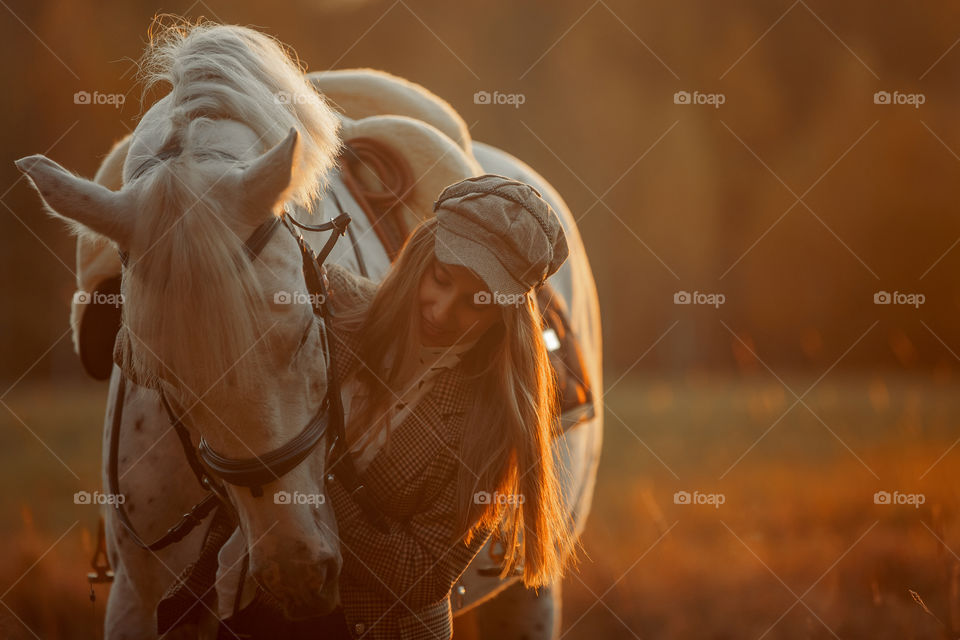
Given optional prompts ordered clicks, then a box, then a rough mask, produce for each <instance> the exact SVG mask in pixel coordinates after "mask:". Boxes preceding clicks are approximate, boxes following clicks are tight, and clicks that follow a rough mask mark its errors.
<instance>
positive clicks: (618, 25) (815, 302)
mask: <svg viewBox="0 0 960 640" xmlns="http://www.w3.org/2000/svg"><path fill="white" fill-rule="evenodd" d="M157 12H170V13H174V14H180V15H186V16H188V17H199V16H201V15H202V16H206V17H208V18H212V19H219V20H222V21H224V22H229V23H237V24H245V25H250V26H255V27H258V28H261V29H263V30H265V31H266V32H268V33H270V34H272V35H275V36H276V37H278V38H279V39H281V40H282V41H283V42H285V43H287V44H289V45H291V46H292V47H293V48H294V49H295V50H296V52H297V53H298V54H299V56H300V58H301V59H302V60H303V61H304V62H306V63H307V65H308V67H309V69H310V70H322V69H328V68H346V67H375V68H381V69H385V70H387V71H390V72H392V73H395V74H397V75H401V76H404V77H407V78H409V79H411V80H413V81H415V82H419V83H421V84H423V85H425V86H426V87H428V88H430V89H432V90H433V91H435V92H436V93H438V94H439V95H441V96H443V97H444V98H446V99H447V100H449V101H450V102H451V103H452V104H453V105H454V107H456V108H457V109H459V110H460V111H461V113H462V114H463V116H464V118H465V119H466V121H467V123H468V124H469V125H470V126H471V131H472V133H473V136H474V138H475V139H477V140H482V141H484V142H488V143H492V144H494V145H497V146H499V147H501V148H504V149H506V150H507V151H510V152H511V153H513V154H515V155H517V156H518V157H520V158H521V159H523V160H524V161H526V162H528V163H529V164H530V165H531V166H533V167H534V168H535V169H537V170H538V171H539V172H540V173H542V174H543V175H544V176H545V177H546V178H547V179H548V180H549V181H551V182H552V184H553V185H554V186H555V187H556V188H557V189H558V190H559V191H560V193H561V194H562V195H563V196H564V197H565V199H566V200H567V203H568V204H569V205H570V207H571V209H572V211H573V212H574V215H575V216H577V217H578V218H579V219H580V222H579V224H580V230H581V233H582V235H583V239H584V242H585V244H586V247H587V250H588V252H589V254H590V258H591V262H592V265H593V269H594V273H595V276H596V279H597V284H598V289H599V293H600V301H601V308H602V312H603V323H604V340H605V346H606V349H605V352H606V363H607V366H608V369H609V370H610V371H611V372H615V373H616V374H617V375H619V372H622V371H624V370H626V369H627V368H629V367H631V366H633V365H634V364H636V368H637V369H638V370H647V371H654V372H663V373H676V372H695V371H698V370H700V369H705V370H706V369H731V368H739V369H743V370H747V371H758V372H763V371H764V367H763V364H761V363H759V362H757V360H756V358H755V357H754V355H753V352H754V351H755V352H756V354H758V355H759V357H760V358H761V359H762V360H763V361H764V362H765V363H766V364H768V365H769V366H771V367H772V368H773V369H774V370H775V371H780V370H781V369H783V368H810V369H811V370H813V371H816V372H822V371H825V370H826V369H827V368H828V367H830V366H831V365H833V364H834V363H835V361H837V359H838V358H840V357H841V355H843V354H844V353H845V352H846V351H847V350H848V349H849V352H848V353H846V355H845V356H844V357H843V360H842V362H841V363H840V364H839V366H840V367H855V368H867V367H894V368H905V369H910V370H912V369H920V370H924V371H931V372H933V373H934V374H935V375H938V376H950V375H951V371H952V370H954V369H956V366H957V361H956V360H957V354H960V323H958V322H957V317H958V314H957V311H958V303H960V291H958V287H957V278H956V275H955V274H956V272H957V269H958V267H960V243H958V244H957V245H956V246H955V243H956V242H957V240H958V238H960V219H958V216H957V213H956V211H957V207H956V203H957V196H958V189H960V185H958V181H957V176H958V175H960V132H958V131H957V127H956V126H955V124H954V122H955V118H956V113H957V107H958V105H960V96H958V92H957V75H958V74H960V47H958V48H956V49H951V46H952V45H954V44H956V42H957V39H958V38H960V5H956V4H952V3H929V4H895V5H882V6H881V5H877V4H876V3H867V2H863V1H856V2H849V3H830V2H826V1H825V0H809V1H807V2H804V3H799V2H798V3H794V4H791V3H790V2H789V1H788V0H784V1H783V2H768V1H764V0H750V1H733V2H726V3H723V4H722V5H721V4H717V3H711V2H704V1H698V2H688V3H657V2H649V1H646V0H644V1H642V2H634V1H628V0H602V1H597V2H591V1H590V0H577V1H574V0H563V1H556V2H550V3H535V2H508V1H503V0H495V1H491V2H484V3H482V4H481V3H477V4H470V5H467V4H463V3H451V2H440V1H434V0H428V1H423V2H420V1H417V2H414V1H413V0H399V1H395V2H394V1H391V0H385V1H370V2H363V1H351V0H338V1H330V2H322V1H320V0H313V1H311V0H299V1H294V2H287V3H260V2H249V1H242V0H240V1H237V0H235V1H232V2H225V1H219V0H208V1H206V2H193V3H191V2H189V1H186V0H184V1H175V2H169V3H165V4H163V5H157V4H156V3H155V2H146V1H137V0H134V1H127V2H94V1H92V0H83V1H78V0H50V1H46V2H42V1H33V2H28V1H25V0H20V1H12V2H10V3H9V4H7V5H5V6H4V8H0V16H2V17H0V29H2V35H3V37H2V38H0V52H2V55H3V56H4V59H5V60H7V61H8V62H7V63H6V64H5V65H4V68H3V71H2V73H3V74H4V76H5V78H4V83H3V84H4V86H5V88H6V90H5V92H4V93H5V96H6V97H5V100H4V101H3V102H2V104H0V109H2V110H3V112H4V113H3V122H4V123H5V125H6V126H4V127H3V128H2V133H0V135H2V136H3V138H4V140H3V145H2V146H3V149H4V150H5V152H6V153H5V157H6V161H5V162H2V163H0V201H2V204H3V205H4V206H3V207H2V208H0V225H2V229H0V243H2V257H0V260H2V261H3V262H2V273H3V274H4V277H3V278H2V284H0V286H2V290H0V295H2V298H0V299H2V301H3V310H4V312H3V313H2V315H0V327H2V332H0V336H2V337H0V340H2V342H3V354H4V357H3V359H2V372H0V376H3V377H4V378H7V379H9V380H10V381H11V382H12V381H13V380H16V379H17V378H18V377H20V376H21V375H22V374H23V373H24V372H25V371H27V370H28V369H29V368H30V367H33V368H32V369H30V373H31V375H35V376H41V377H44V376H46V377H50V376H53V377H56V378H63V377H71V376H78V375H82V373H81V372H80V367H79V363H78V361H77V360H76V358H75V356H74V355H73V354H72V350H71V346H70V338H69V333H68V313H69V301H70V297H71V295H72V292H73V290H74V280H73V274H72V269H73V268H74V247H75V241H74V240H73V239H72V238H70V237H68V236H67V235H66V233H65V232H64V230H63V227H62V226H61V225H60V224H58V223H56V222H54V221H52V220H50V219H49V218H47V217H46V216H44V215H43V214H42V213H41V210H40V207H39V203H38V198H37V197H36V194H34V193H33V192H32V191H31V190H30V189H28V187H27V186H26V184H25V181H24V180H20V179H19V173H18V172H17V171H16V169H15V168H14V166H13V160H15V159H16V158H19V157H22V156H25V155H28V154H31V153H47V154H48V155H50V156H51V157H52V158H54V159H55V160H57V161H58V162H60V163H61V164H63V165H64V166H66V167H68V168H70V169H72V170H74V171H76V172H78V173H79V174H81V175H85V176H88V177H89V176H92V175H93V173H94V172H95V170H96V168H97V166H98V165H99V162H100V160H101V159H102V158H103V156H104V155H105V154H106V152H107V151H108V150H109V148H110V146H111V144H112V143H113V142H114V141H115V140H117V139H119V138H121V137H122V136H124V135H125V134H126V133H127V132H128V131H129V130H131V129H132V128H133V127H134V126H135V124H136V121H137V117H138V114H139V113H140V104H139V96H140V93H139V87H138V86H137V85H136V83H135V66H134V64H133V61H134V60H135V59H136V58H138V57H139V55H140V54H141V52H142V51H143V48H144V43H145V41H146V33H147V28H148V26H149V24H150V21H151V17H152V16H153V15H154V14H155V13H157ZM944 54H945V55H944ZM78 91H87V92H91V93H92V92H94V91H99V92H100V93H123V94H125V95H126V100H125V102H124V104H123V105H122V107H121V108H119V109H118V108H115V107H114V106H111V105H92V104H91V105H77V104H74V94H75V93H76V92H78ZM477 91H489V92H493V91H499V92H501V93H521V94H523V96H524V102H523V104H522V105H521V106H520V107H519V108H515V107H513V106H509V105H490V104H475V103H474V99H473V96H474V93H476V92H477ZM677 91H688V92H691V93H692V92H694V91H699V92H701V93H722V94H723V96H724V98H725V100H724V103H723V104H722V105H721V106H720V107H719V108H714V107H712V106H708V105H683V104H675V102H674V98H673V96H674V93H675V92H677ZM877 91H889V92H891V93H892V92H893V91H899V92H901V93H922V94H923V95H924V97H925V102H924V104H922V105H921V106H920V107H919V108H914V107H912V106H909V105H889V104H875V102H874V93H875V92H877ZM678 291H689V292H694V291H699V292H707V293H722V294H723V295H724V296H725V302H724V304H723V305H721V306H720V307H719V308H714V307H707V306H702V305H692V306H685V305H676V304H674V294H675V293H676V292H678ZM878 291H890V292H893V291H900V292H921V293H923V294H924V295H925V303H924V304H923V305H922V306H920V307H919V308H913V307H906V306H902V305H891V306H882V305H875V304H874V294H875V293H876V292H878ZM871 327H872V328H871ZM864 334H865V335H864ZM58 337H59V340H58ZM661 337H662V339H661ZM658 339H660V341H659V342H657V341H658ZM858 340H859V341H858ZM655 343H656V346H655V347H654V348H652V349H650V350H649V352H648V353H646V355H645V356H644V357H643V359H642V360H641V361H640V362H639V363H638V362H637V360H638V358H640V357H641V355H643V354H644V353H645V352H647V351H648V348H649V347H650V346H651V345H653V344H655ZM852 345H855V346H853V347H852V348H851V346H852ZM48 349H49V352H47V350H48ZM44 354H45V355H44ZM41 356H43V357H41Z"/></svg>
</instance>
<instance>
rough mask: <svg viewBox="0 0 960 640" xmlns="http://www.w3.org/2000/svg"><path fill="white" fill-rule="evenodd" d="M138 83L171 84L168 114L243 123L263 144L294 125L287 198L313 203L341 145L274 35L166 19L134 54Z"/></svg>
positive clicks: (334, 120)
mask: <svg viewBox="0 0 960 640" xmlns="http://www.w3.org/2000/svg"><path fill="white" fill-rule="evenodd" d="M141 75H142V76H143V79H144V85H145V91H146V90H147V89H149V88H150V87H152V86H154V85H156V84H159V83H164V82H165V83H168V84H169V85H170V86H171V93H170V97H171V102H172V108H173V111H172V113H173V116H174V119H175V121H176V120H181V119H182V120H181V121H183V120H192V119H195V118H197V117H200V116H206V117H210V118H230V119H234V120H237V121H239V122H242V123H244V124H246V125H247V126H249V127H250V128H251V129H252V130H253V131H254V132H255V133H256V135H257V136H258V138H259V140H260V142H261V143H262V147H261V148H260V149H258V150H257V151H258V153H259V152H263V151H265V150H266V149H269V148H271V147H272V146H273V145H275V144H277V143H278V142H280V141H281V140H283V139H284V137H286V135H287V133H288V132H289V131H290V128H291V127H293V128H295V129H297V130H298V131H299V132H300V141H299V145H298V153H297V158H296V161H295V170H294V174H293V180H292V184H291V187H290V189H289V191H288V193H289V196H290V197H289V199H290V201H292V202H293V203H295V204H298V205H300V206H302V207H303V208H305V209H307V210H310V211H312V210H313V207H314V203H315V202H316V201H317V200H318V199H319V196H321V195H322V194H323V192H324V190H325V188H326V183H327V173H328V171H329V170H330V169H331V168H332V167H333V165H334V163H335V161H336V157H337V155H338V153H339V150H340V145H341V141H340V138H339V135H338V129H339V126H340V120H339V118H338V117H337V115H336V114H335V113H334V112H333V110H332V109H331V108H330V107H329V106H328V104H327V102H326V100H325V99H324V97H323V96H322V95H320V94H319V93H317V92H316V90H315V89H314V88H313V85H312V84H311V83H310V81H309V79H308V78H307V77H306V75H305V74H304V73H303V71H302V70H301V69H300V67H299V66H298V64H296V63H295V62H294V61H293V60H292V59H291V57H290V55H288V53H287V52H286V51H285V50H284V48H283V46H282V45H281V44H280V43H279V42H278V41H277V40H275V39H273V38H271V37H270V36H267V35H265V34H263V33H260V32H259V31H255V30H253V29H249V28H247V27H240V26H235V25H220V24H216V23H209V22H202V23H198V24H195V25H173V26H169V27H166V28H164V29H163V30H161V32H160V33H159V35H157V36H156V37H154V38H152V43H151V46H150V48H149V49H148V50H147V52H146V54H145V55H144V57H143V60H142V61H141Z"/></svg>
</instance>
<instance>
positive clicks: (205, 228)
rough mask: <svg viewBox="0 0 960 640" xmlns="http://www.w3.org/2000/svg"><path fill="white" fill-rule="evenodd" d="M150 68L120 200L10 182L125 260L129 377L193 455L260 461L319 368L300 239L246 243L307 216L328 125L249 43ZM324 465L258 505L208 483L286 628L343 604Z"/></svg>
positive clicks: (43, 178) (271, 485) (335, 141)
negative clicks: (288, 209)
mask: <svg viewBox="0 0 960 640" xmlns="http://www.w3.org/2000/svg"><path fill="white" fill-rule="evenodd" d="M145 62H146V64H145V65H144V67H143V68H145V69H147V70H148V76H147V81H148V85H151V84H153V83H156V82H159V81H165V82H167V83H168V84H169V85H170V89H171V90H170V92H169V93H168V94H167V95H165V96H164V97H163V98H161V99H160V100H159V101H157V102H156V103H155V104H154V105H153V106H152V107H151V108H150V109H149V110H148V111H147V112H146V113H145V114H144V116H143V117H142V118H141V120H140V122H139V123H138V125H137V127H136V130H135V131H134V133H133V136H132V141H131V146H130V150H129V153H128V155H127V158H126V161H125V165H124V170H123V175H124V185H123V187H122V188H121V189H120V190H119V191H110V190H108V189H106V188H104V187H102V186H99V185H97V184H95V183H93V182H91V181H89V180H85V179H83V178H80V177H77V176H75V175H73V174H72V173H70V172H69V171H67V170H66V169H64V168H63V167H61V166H60V165H58V164H57V163H55V162H54V161H52V160H50V159H48V158H46V157H44V156H41V155H35V156H29V157H27V158H23V159H21V160H18V161H17V166H18V167H19V168H20V169H21V170H22V171H23V172H24V173H26V174H27V175H28V176H29V178H30V179H31V181H32V182H33V184H34V186H35V187H36V189H37V191H38V192H39V193H40V195H41V197H42V199H43V201H44V203H45V204H46V206H47V208H48V210H49V211H50V212H51V213H53V214H54V215H56V216H57V217H60V218H63V219H65V220H66V221H67V222H68V223H69V224H70V225H71V227H72V228H73V230H74V231H75V232H76V233H84V234H87V233H92V234H95V235H96V236H100V237H104V238H107V239H109V240H110V241H112V242H114V243H115V244H116V245H117V248H118V249H119V250H121V252H122V255H124V256H125V257H126V258H125V259H126V266H125V268H124V271H123V284H122V291H123V295H124V308H123V325H124V326H123V332H124V336H125V339H126V340H127V345H128V348H127V349H126V351H127V352H128V355H129V361H128V362H124V365H125V368H126V369H128V370H129V371H130V372H131V373H133V374H135V377H136V379H137V380H139V381H146V382H145V384H152V385H154V386H156V387H157V388H158V390H160V391H161V393H162V394H163V396H164V397H165V398H169V400H170V403H169V404H170V406H171V407H173V410H174V413H175V414H176V415H177V416H178V417H179V418H180V419H181V421H182V423H183V424H184V425H185V426H186V427H187V429H188V430H189V431H190V433H191V436H192V438H193V439H194V441H195V442H199V441H201V440H202V442H203V443H204V446H206V447H208V449H209V450H211V451H215V452H216V453H217V454H218V455H220V456H223V457H225V458H230V459H251V460H260V457H259V456H261V455H263V454H264V453H266V452H271V451H274V450H276V449H278V448H280V447H282V446H283V445H284V444H286V443H288V442H290V441H291V440H292V439H294V438H295V437H296V436H297V435H298V434H300V433H301V431H303V430H304V427H305V425H307V424H308V423H310V421H311V420H312V419H313V418H314V417H315V416H316V415H317V413H318V408H319V407H320V405H321V403H322V401H323V399H324V397H325V395H326V391H327V384H326V382H327V373H328V372H327V369H326V367H327V359H326V355H327V354H326V353H325V351H326V344H325V341H324V340H323V339H322V335H323V334H322V331H321V329H322V328H323V327H322V320H321V319H320V318H318V317H316V316H315V314H314V311H313V306H312V305H311V300H310V296H309V292H308V288H307V285H306V282H305V280H304V276H303V271H302V258H301V253H300V249H299V246H298V244H297V241H296V239H295V238H294V236H293V235H292V234H289V233H284V232H279V233H273V234H272V235H270V236H269V239H268V240H267V242H266V244H265V245H263V247H262V249H261V250H260V251H259V252H258V253H257V255H256V256H251V255H249V254H248V253H247V252H246V251H245V242H246V240H247V238H249V237H250V236H251V234H253V233H254V231H255V230H256V229H259V228H262V226H263V225H264V224H265V223H270V222H271V221H272V220H273V219H274V218H275V217H277V216H278V214H280V212H281V210H282V208H283V207H284V206H285V205H294V206H302V207H306V208H310V207H312V203H313V202H315V201H316V199H317V197H318V194H319V193H320V192H321V191H322V189H323V186H324V180H325V176H326V173H327V171H328V170H329V169H330V167H331V166H332V165H333V163H334V160H335V157H336V155H337V151H338V149H339V145H340V141H339V137H338V131H337V128H338V121H337V118H336V116H335V114H334V113H333V112H332V110H330V109H329V107H328V106H327V105H326V103H325V102H324V101H323V99H322V98H321V97H320V96H319V95H318V94H316V93H315V92H314V91H313V89H312V88H311V87H310V85H309V83H308V82H307V81H306V80H305V79H304V77H303V75H302V73H301V72H300V70H299V69H298V68H297V66H296V65H294V64H293V63H292V62H291V60H290V59H289V57H288V56H287V54H286V53H285V52H284V51H283V49H282V48H281V47H280V46H279V45H278V44H277V43H276V42H275V41H273V40H272V39H270V38H269V37H267V36H265V35H263V34H260V33H258V32H256V31H253V30H250V29H246V28H242V27H233V26H220V25H197V26H192V27H188V28H176V29H170V30H168V31H167V32H166V33H165V34H163V35H162V36H161V38H160V39H159V40H158V41H157V42H156V43H154V44H153V45H152V47H151V49H150V50H149V51H148V53H147V56H146V59H145ZM324 449H325V447H323V446H322V443H321V446H319V447H316V448H314V449H313V450H312V451H311V453H310V454H309V455H308V456H307V457H306V458H305V459H303V460H302V462H299V463H298V464H297V465H296V466H294V467H293V468H292V469H290V470H288V471H285V472H284V473H283V475H278V476H276V477H271V478H268V479H267V482H266V484H263V486H262V487H259V488H258V489H260V490H262V491H254V490H251V489H248V488H247V487H244V486H236V485H233V484H230V483H229V482H222V483H217V484H218V485H219V486H220V489H219V490H220V491H221V492H222V497H223V498H224V500H225V501H227V502H228V503H229V505H230V507H231V508H232V509H233V510H234V511H235V513H236V515H237V518H238V521H239V525H240V530H241V532H242V534H243V537H244V540H245V543H246V551H247V553H248V555H249V562H250V568H249V571H250V574H251V575H252V576H253V577H254V579H256V580H257V581H258V582H259V583H260V585H261V586H262V587H263V588H264V589H266V590H267V591H268V592H269V593H271V594H272V595H273V596H274V597H275V598H276V599H277V600H279V601H280V602H281V603H282V604H283V606H284V608H285V611H286V613H287V615H288V616H289V617H291V618H295V617H304V616H307V615H316V614H318V613H324V612H327V611H329V610H330V609H331V608H332V607H333V606H334V604H335V600H336V588H337V578H338V574H339V570H340V566H341V561H342V559H341V556H340V549H339V545H338V543H337V536H336V532H337V529H336V522H335V520H334V517H333V512H332V507H331V506H330V505H328V504H326V502H325V500H324V499H323V480H322V479H323V477H324V471H325V470H324V464H325V460H324V453H323V452H324ZM207 471H208V474H209V475H210V477H211V478H212V479H213V480H214V481H216V480H217V479H218V478H217V477H216V476H217V473H216V471H215V470H213V469H209V468H208V470H207ZM257 493H261V495H259V496H257V495H256V494H257ZM304 496H305V498H303V497H304Z"/></svg>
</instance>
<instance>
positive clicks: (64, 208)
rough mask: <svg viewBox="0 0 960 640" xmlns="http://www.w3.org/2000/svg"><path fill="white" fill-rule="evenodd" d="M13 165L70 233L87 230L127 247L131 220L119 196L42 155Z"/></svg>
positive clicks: (24, 159) (118, 193) (122, 199)
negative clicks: (67, 225) (71, 231)
mask: <svg viewBox="0 0 960 640" xmlns="http://www.w3.org/2000/svg"><path fill="white" fill-rule="evenodd" d="M14 164H16V165H17V168H18V169H20V171H22V172H23V173H24V174H26V176H27V177H28V178H30V182H32V183H33V186H34V188H35V189H36V190H37V192H38V193H39V194H40V197H41V198H42V199H43V203H44V204H45V205H46V208H47V210H48V211H49V212H50V213H51V214H53V215H54V216H56V217H58V218H61V219H63V220H65V221H66V222H67V223H68V224H69V225H70V227H71V229H72V230H73V232H74V233H76V234H77V235H79V234H82V233H84V232H86V231H87V230H88V229H90V230H93V231H95V232H96V233H99V234H101V235H104V236H106V237H108V238H110V239H111V240H113V241H114V242H116V243H117V244H119V245H121V246H129V241H130V236H131V235H132V234H131V228H130V220H131V217H130V215H129V211H127V210H126V209H127V208H126V207H124V206H123V203H124V201H125V199H126V198H125V196H124V195H123V194H121V193H120V192H117V191H111V190H110V189H107V188H106V187H104V186H102V185H99V184H97V183H96V182H92V181H90V180H86V179H84V178H80V177H78V176H75V175H73V174H72V173H70V172H69V171H67V170H66V169H64V168H63V167H61V166H60V165H59V164H57V163H56V162H54V161H53V160H51V159H50V158H47V157H46V156H42V155H33V156H27V157H26V158H20V159H19V160H17V161H16V162H15V163H14Z"/></svg>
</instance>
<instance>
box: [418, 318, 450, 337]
mask: <svg viewBox="0 0 960 640" xmlns="http://www.w3.org/2000/svg"><path fill="white" fill-rule="evenodd" d="M420 322H421V325H422V326H423V330H424V333H426V334H427V335H429V336H433V337H435V338H440V337H443V336H445V335H446V332H445V331H440V330H439V329H437V327H436V325H434V324H432V323H431V322H430V321H429V320H427V319H426V318H422V317H421V318H420Z"/></svg>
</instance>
